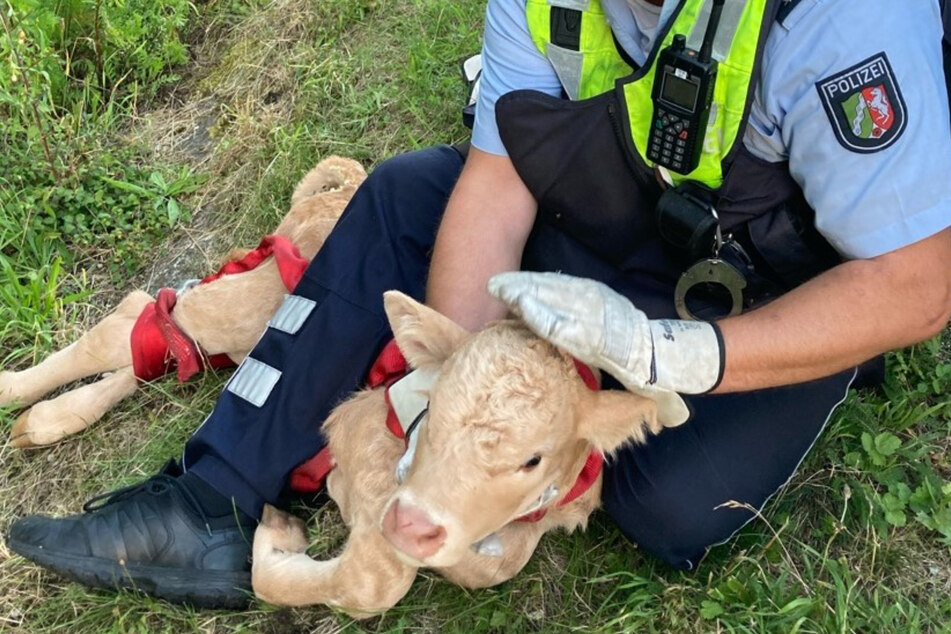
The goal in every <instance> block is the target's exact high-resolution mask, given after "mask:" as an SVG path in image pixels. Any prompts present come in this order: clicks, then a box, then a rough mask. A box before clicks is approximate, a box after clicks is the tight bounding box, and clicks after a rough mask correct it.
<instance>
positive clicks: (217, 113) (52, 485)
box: [0, 0, 951, 634]
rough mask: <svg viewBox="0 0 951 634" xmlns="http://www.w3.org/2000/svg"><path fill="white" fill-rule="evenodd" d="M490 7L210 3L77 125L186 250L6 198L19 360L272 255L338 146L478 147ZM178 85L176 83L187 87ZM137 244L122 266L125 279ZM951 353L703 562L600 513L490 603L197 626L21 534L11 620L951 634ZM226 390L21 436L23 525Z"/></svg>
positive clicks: (142, 400)
mask: <svg viewBox="0 0 951 634" xmlns="http://www.w3.org/2000/svg"><path fill="white" fill-rule="evenodd" d="M481 13H482V3H464V2H454V1H447V0H321V1H320V2H317V3H315V2H311V1H308V0H270V1H266V0H218V1H217V2H216V1H212V2H208V3H203V4H199V5H196V8H195V15H194V17H193V22H192V24H191V27H190V31H189V33H188V35H187V37H186V38H185V39H186V40H187V42H188V45H189V53H190V55H191V59H192V61H191V62H190V63H189V64H188V65H186V66H181V67H176V68H172V69H169V70H167V71H165V74H164V75H162V80H161V81H159V83H160V84H163V85H162V87H161V88H160V89H159V90H157V92H156V96H155V97H150V98H146V94H147V92H148V91H146V90H144V89H143V91H142V92H141V93H140V92H136V93H126V95H127V99H131V102H128V101H127V102H124V104H125V105H121V107H120V106H116V108H115V112H114V114H113V115H112V116H109V117H101V118H90V117H86V118H84V119H82V120H81V121H78V122H74V129H75V130H76V132H77V134H81V135H85V136H84V138H87V139H88V143H86V144H85V145H84V147H85V148H86V149H85V150H84V156H87V157H88V158H89V160H90V161H92V162H94V163H95V162H96V161H98V160H99V159H98V157H100V156H102V155H103V154H112V155H122V156H130V157H134V161H132V162H133V163H134V164H135V168H136V170H137V172H136V174H138V175H139V176H136V177H135V178H136V179H137V180H134V181H133V182H134V184H136V185H138V186H140V187H143V188H145V189H146V190H147V193H146V194H141V193H140V194H139V199H138V202H137V203H136V204H137V205H138V206H136V207H129V209H133V210H136V211H134V213H135V214H139V213H141V214H144V216H143V217H149V218H159V219H162V218H163V217H164V218H167V216H168V213H169V206H168V205H169V201H170V200H175V201H177V202H180V203H181V210H182V211H183V213H184V212H189V215H188V220H187V222H185V221H184V218H183V220H182V221H181V222H179V223H173V224H174V226H173V227H171V228H170V227H169V226H168V223H165V224H164V225H161V226H162V230H161V233H162V234H163V235H164V240H163V242H161V244H159V245H158V246H156V247H154V248H152V249H151V250H150V251H148V252H146V253H143V252H142V251H141V250H136V249H135V248H133V247H134V245H132V244H130V242H133V241H140V238H141V236H142V235H143V234H142V233H141V232H140V233H129V234H125V236H124V237H123V236H122V235H120V236H117V237H116V243H115V244H114V245H111V246H109V247H108V248H102V249H99V250H97V249H95V248H86V249H85V250H83V249H82V248H80V249H78V252H79V253H78V255H79V257H73V258H69V257H67V256H68V255H70V254H69V253H66V254H64V253H63V249H64V248H66V249H67V250H68V249H69V247H68V246H64V245H68V244H71V243H69V242H68V240H69V239H70V234H68V233H67V234H62V233H61V234H59V235H54V234H49V233H48V234H39V235H38V234H36V233H35V232H34V233H29V232H24V230H23V229H22V227H23V221H22V218H20V217H19V216H17V215H16V214H14V213H12V212H11V209H15V210H22V209H25V208H27V206H26V205H20V204H17V205H14V204H13V203H10V204H9V205H8V206H7V208H5V209H0V245H3V247H2V253H4V254H6V260H4V261H5V262H6V264H4V265H3V266H0V311H2V312H0V317H2V319H0V345H2V354H0V359H2V363H3V365H4V367H18V366H23V365H28V364H31V363H34V362H35V361H36V360H37V359H39V358H41V357H42V356H44V355H45V354H47V353H48V352H49V351H50V350H52V349H54V348H57V347H60V346H62V345H65V344H66V343H68V342H69V341H70V340H71V339H72V338H74V337H75V336H76V334H77V333H78V332H81V331H82V329H83V328H84V327H85V326H86V325H87V324H89V323H91V322H92V321H94V320H95V319H97V318H98V317H100V316H101V315H102V314H103V312H104V311H105V310H106V307H108V306H110V305H113V304H114V303H115V300H116V299H117V298H118V297H120V296H121V294H122V293H124V292H127V291H128V290H130V289H132V288H135V287H136V286H144V287H146V288H148V289H149V290H154V289H155V288H157V287H158V286H160V285H162V284H174V283H176V282H178V281H179V280H180V279H184V278H186V277H190V276H194V275H198V274H202V273H204V272H206V271H207V270H208V269H209V268H211V267H212V266H213V264H212V263H213V262H214V260H215V256H216V255H217V254H218V253H221V252H224V251H226V250H227V249H228V248H230V247H231V246H235V245H238V244H254V243H256V242H257V239H258V238H259V237H260V235H261V234H262V233H264V232H265V231H266V230H267V229H268V228H269V227H271V226H273V225H274V224H275V222H276V221H277V219H278V218H280V217H281V216H282V215H283V213H284V212H285V210H286V206H287V200H288V197H289V194H290V191H291V188H292V187H293V185H294V184H295V182H296V180H297V179H298V178H299V176H300V175H301V174H302V173H303V172H304V171H305V170H306V169H307V168H308V167H310V166H311V165H313V164H314V163H315V162H316V161H317V160H318V159H319V158H321V157H323V156H326V155H328V154H331V153H337V154H343V155H348V156H352V157H354V158H357V159H358V160H361V161H362V162H363V163H364V164H366V165H368V166H369V165H371V164H373V163H375V162H377V161H379V160H381V159H383V158H385V157H386V156H389V155H392V154H395V153H397V152H400V151H403V150H407V149H412V148H415V147H424V146H427V145H430V144H434V143H439V142H447V141H448V142H452V141H457V140H461V139H462V138H464V137H465V134H466V133H465V130H464V129H463V128H462V126H461V125H460V123H459V117H458V110H459V105H460V103H461V101H462V100H463V98H464V89H463V87H462V85H461V82H460V81H459V78H458V70H457V67H456V63H457V62H458V61H459V60H460V59H461V58H463V57H464V56H466V55H467V54H469V53H471V52H473V51H475V50H477V48H478V45H479V30H480V24H481ZM171 75H175V76H177V77H178V79H177V81H175V82H169V81H165V79H167V77H168V76H171ZM125 152H129V153H130V154H123V153H125ZM96 164H97V165H98V164H100V163H96ZM183 170H184V171H183ZM153 173H158V174H161V175H163V181H162V182H164V187H163V186H161V183H157V182H154V181H152V180H151V174H153ZM10 176H11V175H10V174H7V173H4V174H3V175H0V179H4V181H3V184H2V189H3V190H4V192H7V195H8V196H10V197H13V198H9V199H2V200H16V198H15V197H17V196H20V197H21V198H22V197H23V196H26V194H24V193H23V191H24V190H22V188H21V189H19V190H18V188H17V185H16V183H17V181H15V180H10ZM110 178H112V177H110ZM183 180H184V181H185V183H187V184H183V183H182V182H181V181H183ZM196 188H197V189H196ZM126 193H129V192H126ZM133 193H134V192H133ZM130 213H133V212H132V211H130ZM163 214H164V216H163ZM93 246H95V245H93ZM122 248H124V249H126V251H125V252H124V253H125V254H124V255H122V257H121V258H120V260H119V261H120V263H121V266H120V267H119V268H113V267H111V265H110V262H115V259H114V255H115V254H114V249H122ZM0 263H2V262H0ZM128 271H132V273H131V274H129V273H128ZM947 341H948V340H947V337H945V338H943V339H942V340H936V341H934V342H930V343H928V344H925V345H921V346H918V347H916V348H914V349H911V350H907V351H902V352H900V353H896V354H893V355H891V356H890V357H889V372H888V375H889V379H888V383H887V384H886V386H885V388H884V389H883V391H881V392H879V393H871V392H866V393H857V394H853V395H851V396H850V398H849V400H848V401H847V403H846V404H845V405H844V406H843V407H842V408H840V409H839V411H838V412H837V414H836V415H835V417H834V419H833V421H832V423H831V425H830V427H829V429H828V430H827V431H826V433H825V435H824V436H823V437H822V438H821V439H820V441H819V442H818V443H817V445H816V447H815V449H814V451H813V452H812V454H811V455H810V457H809V458H808V459H807V460H806V462H805V463H804V464H803V466H802V468H801V469H800V472H799V474H798V475H797V476H796V478H794V479H793V481H792V482H791V483H790V484H789V485H788V486H787V487H786V489H785V490H784V491H783V492H782V493H781V494H780V495H778V496H777V497H776V498H775V499H774V500H773V501H772V502H771V503H770V504H769V505H768V506H767V508H766V509H765V511H764V514H763V516H762V517H761V518H759V519H758V520H757V521H754V522H752V523H751V524H750V525H749V526H748V527H747V528H745V529H744V530H743V531H742V533H741V534H740V535H739V536H738V537H736V538H735V539H733V540H732V541H731V542H729V543H728V544H727V545H725V546H721V547H718V548H716V549H715V550H714V551H712V552H711V554H710V555H709V556H708V557H707V559H706V560H705V561H704V562H703V563H702V565H701V566H700V568H699V570H697V571H695V572H692V573H680V572H676V571H672V570H670V569H667V568H665V567H664V566H663V565H662V564H659V563H658V562H656V561H655V560H653V559H651V558H650V557H648V556H646V555H645V554H643V553H641V552H639V551H638V550H637V548H636V547H635V546H633V545H631V544H629V543H627V542H626V541H625V540H624V538H623V537H622V536H621V535H620V534H619V533H618V532H617V530H616V529H615V528H614V527H613V526H612V525H611V524H610V522H609V521H608V520H607V519H606V518H605V517H604V516H603V515H596V516H595V517H594V518H593V521H592V523H591V525H590V527H589V529H588V531H587V532H586V533H583V534H581V533H579V534H573V535H562V534H555V535H549V536H547V537H546V538H545V539H544V540H543V541H542V544H541V546H540V548H539V550H538V552H537V553H536V555H535V557H534V558H533V560H532V561H531V562H530V563H529V565H528V567H527V568H526V569H525V570H524V571H523V572H522V573H521V574H520V575H519V576H518V577H516V578H515V579H514V580H512V581H511V582H509V583H506V584H504V585H502V586H500V587H498V588H493V589H489V590H482V591H475V592H469V591H465V590H462V589H460V588H457V587H454V586H451V585H450V584H448V583H446V582H444V581H442V580H440V579H439V577H438V576H436V575H433V574H430V573H422V574H421V575H420V576H419V578H418V579H417V581H416V583H415V584H414V585H413V588H412V590H411V591H410V593H409V595H408V596H407V597H406V598H405V599H404V600H403V601H402V602H401V603H400V604H399V605H398V606H397V607H396V608H395V609H393V610H391V611H390V612H388V613H387V614H386V615H384V616H382V617H379V618H376V619H372V620H370V621H367V622H362V623H353V622H351V621H349V620H348V619H346V618H345V617H342V616H339V615H337V614H334V613H333V612H331V611H329V610H327V609H324V608H309V609H300V610H281V609H276V608H273V607H271V606H266V605H262V604H257V603H256V604H254V605H252V607H251V609H249V610H247V611H245V612H240V613H227V612H213V611H205V612H198V611H194V610H190V609H187V608H182V607H179V606H174V605H170V604H167V603H164V602H162V601H157V600H153V599H149V598H146V597H143V596H140V595H136V594H134V593H129V592H124V593H120V594H112V593H101V592H91V591H87V590H85V589H84V588H82V587H80V586H78V585H75V584H71V583H67V582H64V581H62V580H60V579H58V578H56V577H54V576H52V575H48V574H47V573H45V572H43V571H42V570H40V569H38V568H36V567H34V566H32V565H30V564H28V563H26V562H25V561H24V560H22V559H20V558H18V557H15V556H12V555H11V554H10V553H9V552H8V551H7V550H6V547H5V546H3V545H0V631H13V632H30V633H42V632H61V631H63V632H65V631H68V632H71V633H77V634H79V633H87V632H88V633H94V632H95V633H100V632H150V633H151V632H169V633H173V632H174V633H181V632H206V633H210V632H214V633H223V632H236V633H237V632H246V633H250V632H263V633H289V632H336V631H369V632H395V631H403V630H408V631H440V632H442V631H446V632H530V631H546V632H547V631H573V630H584V631H589V630H590V631H604V632H609V631H612V632H613V631H638V632H645V633H648V632H658V633H660V632H685V633H707V632H710V633H714V632H749V633H765V632H770V633H772V632H776V633H780V632H782V633H786V632H801V633H807V632H808V633H813V632H815V633H818V632H822V633H830V634H831V633H850V632H855V633H859V632H862V633H879V632H895V633H898V632H903V633H904V632H934V633H937V632H946V631H951V627H949V626H948V625H947V623H949V622H951V549H949V546H951V486H949V484H948V481H949V478H951V458H949V450H951V441H949V438H951V434H949V431H951V430H949V426H951V407H949V399H948V397H947V394H948V390H949V387H951V356H949V352H948V348H947ZM224 377H225V375H223V374H222V375H213V374H209V375H205V376H203V377H200V378H198V379H197V380H196V381H194V382H192V383H189V384H188V385H185V386H178V385H177V384H175V383H174V382H173V381H166V382H159V383H158V384H156V385H153V386H149V387H148V388H146V389H143V390H141V391H140V393H139V394H138V395H137V396H135V397H134V398H133V399H130V401H128V402H127V403H125V404H124V405H122V406H121V407H119V408H118V409H117V410H116V411H114V412H113V413H111V414H110V415H108V416H107V417H106V419H105V420H103V421H101V422H100V423H99V424H97V425H96V426H95V427H93V428H92V429H90V430H88V431H87V432H85V433H83V434H81V435H79V436H78V437H75V438H72V439H70V440H68V441H66V442H64V443H62V444H60V445H58V446H55V447H52V448H49V449H43V450H37V451H26V452H21V451H15V450H13V449H11V448H9V447H6V446H4V447H3V448H2V449H0V529H5V527H6V526H7V525H8V524H9V522H10V521H12V520H13V519H14V518H16V517H19V516H22V515H24V514H26V513H30V512H47V513H53V514H66V513H71V512H76V511H77V510H78V506H79V501H81V500H84V499H86V498H88V497H89V496H91V495H93V494H95V493H98V492H100V491H103V490H109V489H112V488H115V487H117V486H121V485H124V484H128V483H130V482H132V481H135V480H137V479H139V478H141V477H143V476H146V475H149V474H151V473H153V472H154V471H155V470H157V469H158V468H159V467H160V466H161V465H162V464H163V463H164V461H165V460H166V459H167V458H168V457H170V456H176V455H178V454H179V452H180V449H181V446H182V444H183V442H184V440H185V439H186V438H187V437H188V435H189V433H190V432H191V430H193V429H194V428H195V427H196V426H197V425H198V424H199V423H200V421H201V420H202V418H203V417H204V415H205V414H206V413H207V412H208V411H209V410H210V409H211V407H212V405H213V403H214V399H215V397H216V395H217V393H218V391H219V390H220V389H221V386H222V382H223V380H224ZM13 415H14V413H13V412H7V413H6V414H5V415H4V416H3V419H2V420H3V423H2V430H0V431H3V432H6V430H7V429H8V427H9V424H10V423H11V421H12V420H13ZM311 516H312V519H311V527H312V528H313V531H312V535H313V537H314V541H315V550H316V551H317V552H318V553H319V552H329V551H330V550H332V549H333V548H334V547H335V546H336V545H337V544H339V543H340V540H341V539H342V537H343V529H342V528H341V527H340V523H339V521H338V518H337V517H336V514H335V512H334V511H333V509H330V508H324V509H320V510H318V511H315V512H313V513H312V514H311Z"/></svg>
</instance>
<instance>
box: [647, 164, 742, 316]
mask: <svg viewBox="0 0 951 634" xmlns="http://www.w3.org/2000/svg"><path fill="white" fill-rule="evenodd" d="M659 171H660V175H661V177H662V178H663V179H664V181H665V182H666V183H667V184H668V188H667V189H666V190H665V191H664V193H663V195H662V196H661V197H660V199H659V200H658V203H657V208H656V220H657V227H658V230H659V231H660V235H661V236H662V237H663V238H664V240H665V241H667V242H668V243H669V244H671V245H672V246H674V247H675V248H676V249H677V250H678V251H679V252H680V253H681V254H683V255H685V256H686V257H687V258H689V259H692V260H695V262H694V264H693V265H691V266H690V267H689V268H688V269H687V270H686V271H685V272H684V273H683V274H682V275H681V276H680V279H679V280H678V281H677V285H676V287H675V288H674V306H675V308H676V309H677V315H678V316H679V317H680V318H681V319H689V320H698V319H699V318H698V317H697V316H696V315H694V314H693V312H692V311H691V310H690V309H689V308H688V307H687V295H688V294H689V293H690V291H692V290H693V289H694V288H696V287H698V286H708V285H716V286H721V287H723V288H724V289H725V290H726V292H727V293H728V294H729V297H730V310H729V312H728V313H727V314H726V315H723V316H725V317H727V316H729V317H732V316H734V315H739V314H740V313H741V312H742V311H743V289H745V288H746V286H747V282H746V278H745V277H744V276H743V273H741V272H740V270H739V269H738V268H737V267H736V266H734V265H733V264H732V263H730V262H729V261H727V260H726V259H724V257H723V255H724V252H725V251H728V252H730V254H731V255H732V256H734V258H733V259H737V260H741V261H744V262H745V263H746V264H747V265H749V264H750V263H749V256H748V255H747V254H746V252H745V251H744V250H743V247H742V246H740V244H739V243H738V242H736V241H735V240H734V239H733V236H732V235H730V234H728V235H727V236H725V237H724V235H723V232H722V230H721V228H720V218H719V216H718V215H717V212H716V209H715V207H714V205H713V192H711V191H710V190H709V189H707V188H706V187H704V186H702V185H700V184H698V183H693V182H689V181H688V182H685V183H682V184H680V185H678V186H674V184H673V180H672V179H671V178H670V174H669V173H668V172H667V170H665V169H663V168H659Z"/></svg>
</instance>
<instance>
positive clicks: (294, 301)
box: [267, 295, 317, 335]
mask: <svg viewBox="0 0 951 634" xmlns="http://www.w3.org/2000/svg"><path fill="white" fill-rule="evenodd" d="M316 306H317V302H315V301H314V300H312V299H307V298H306V297H301V296H300V295H288V296H287V297H286V298H285V299H284V303H282V304H281V307H280V308H278V309H277V312H276V313H274V316H273V317H271V320H270V321H269V322H267V325H268V326H270V327H271V328H274V329H275V330H280V331H281V332H286V333H287V334H289V335H296V334H297V331H298V330H300V327H301V326H303V325H304V322H305V321H307V318H308V317H310V313H311V311H313V310H314V307H316Z"/></svg>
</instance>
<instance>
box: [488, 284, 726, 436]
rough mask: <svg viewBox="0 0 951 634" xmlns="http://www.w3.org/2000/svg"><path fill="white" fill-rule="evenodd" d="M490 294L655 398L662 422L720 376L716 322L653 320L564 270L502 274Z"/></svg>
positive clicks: (684, 412) (685, 413) (677, 415)
mask: <svg viewBox="0 0 951 634" xmlns="http://www.w3.org/2000/svg"><path fill="white" fill-rule="evenodd" d="M489 292H490V293H492V295H494V296H495V297H497V298H498V299H500V300H502V301H503V302H505V303H506V304H507V305H508V306H509V307H510V308H511V309H512V311H513V312H514V313H515V314H517V315H519V316H520V317H521V318H522V319H523V320H524V321H525V323H526V324H527V325H528V327H529V328H531V329H532V330H533V331H534V332H535V333H536V334H538V335H539V336H540V337H543V338H544V339H547V340H548V341H550V342H551V343H553V344H554V345H556V346H558V347H559V348H561V349H562V350H565V351H566V352H568V353H570V354H572V355H574V356H575V357H576V358H577V359H579V360H581V361H583V362H585V363H587V364H589V365H593V366H596V367H598V368H601V369H602V370H604V371H606V372H608V373H609V374H611V375H612V376H613V377H615V378H616V379H617V380H618V381H620V382H621V383H622V384H623V385H624V387H626V388H627V389H628V390H630V391H631V392H634V393H635V394H641V395H643V396H647V397H649V398H652V399H654V400H655V401H656V402H657V415H658V418H659V419H660V422H661V423H662V424H664V425H668V426H669V425H677V424H679V423H682V422H684V421H685V420H687V418H688V417H689V415H690V412H689V410H688V409H687V406H686V404H685V403H684V402H683V399H681V398H680V396H679V394H678V392H679V393H683V394H701V393H703V392H709V391H710V390H712V389H713V388H714V387H716V385H717V384H718V383H719V382H720V376H721V374H722V371H723V350H722V345H721V343H720V336H719V332H718V331H717V329H716V328H715V327H714V326H713V324H710V323H707V322H699V321H680V320H674V319H658V320H649V319H647V316H646V315H645V314H644V313H643V312H642V311H640V310H638V309H637V308H635V307H634V305H633V304H631V302H630V301H628V300H627V298H625V297H624V296H623V295H620V294H619V293H616V292H615V291H613V290H611V289H610V288H609V287H608V286H606V285H604V284H602V283H600V282H595V281H594V280H587V279H581V278H577V277H571V276H568V275H561V274H559V273H502V274H499V275H496V276H495V277H493V278H492V279H491V280H489Z"/></svg>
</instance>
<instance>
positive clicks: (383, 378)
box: [290, 339, 409, 493]
mask: <svg viewBox="0 0 951 634" xmlns="http://www.w3.org/2000/svg"><path fill="white" fill-rule="evenodd" d="M408 370H409V366H408V365H407V363H406V358H405V357H403V353H402V352H400V349H399V348H398V347H397V345H396V341H395V340H393V339H391V340H390V341H389V342H388V343H387V344H386V345H385V346H383V350H381V351H380V354H379V356H378V357H377V358H376V361H374V362H373V365H372V366H370V371H369V372H368V373H367V387H370V388H374V387H381V386H386V388H387V390H386V391H384V392H383V397H384V398H385V399H386V427H387V429H389V430H390V432H391V433H392V434H393V435H394V436H396V437H397V438H403V439H405V437H404V434H403V427H402V426H401V425H400V421H399V419H398V418H397V416H396V411H394V409H393V408H392V407H391V406H390V393H389V389H388V388H389V386H390V385H391V384H392V383H393V382H395V381H397V380H399V379H401V378H402V377H404V376H406V373H407V371H408ZM333 465H334V463H333V458H332V457H331V455H330V448H329V447H324V448H323V449H321V450H320V453H318V454H317V455H316V456H314V457H313V458H311V459H310V460H308V461H307V462H304V463H302V464H300V465H298V467H297V468H296V469H294V471H293V472H291V483H290V485H291V490H293V491H297V492H298V493H313V492H315V491H317V490H319V489H320V486H323V481H324V479H325V478H326V477H327V474H328V473H330V470H331V469H333ZM317 483H320V484H319V485H318V484H317ZM313 487H316V488H313Z"/></svg>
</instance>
